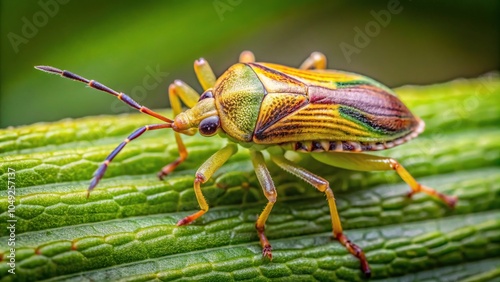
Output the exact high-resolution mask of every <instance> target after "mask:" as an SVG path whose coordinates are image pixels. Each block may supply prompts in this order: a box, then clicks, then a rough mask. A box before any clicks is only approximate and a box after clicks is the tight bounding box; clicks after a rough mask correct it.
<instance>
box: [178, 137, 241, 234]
mask: <svg viewBox="0 0 500 282" xmlns="http://www.w3.org/2000/svg"><path fill="white" fill-rule="evenodd" d="M237 151H238V145H236V144H233V143H230V144H228V145H226V147H224V148H222V149H220V150H219V151H217V152H215V154H213V155H212V156H211V157H210V158H209V159H208V160H206V161H205V162H204V163H203V164H202V165H201V166H200V168H199V169H198V170H197V171H196V175H195V179H194V193H195V195H196V200H198V204H199V205H200V210H199V211H198V212H196V213H194V214H192V215H189V216H186V217H185V218H183V219H181V220H179V222H177V226H181V225H186V224H189V223H191V222H193V221H194V220H196V219H197V218H198V217H200V216H202V215H203V214H205V213H206V212H207V211H208V204H207V201H206V200H205V197H204V196H203V193H202V192H201V186H200V185H201V183H205V182H207V181H208V180H209V179H210V177H212V175H213V174H214V172H215V171H216V170H218V169H219V168H220V167H221V166H222V165H223V164H224V163H225V162H226V161H227V160H228V159H229V158H230V157H231V156H232V155H234V154H235V153H236V152H237Z"/></svg>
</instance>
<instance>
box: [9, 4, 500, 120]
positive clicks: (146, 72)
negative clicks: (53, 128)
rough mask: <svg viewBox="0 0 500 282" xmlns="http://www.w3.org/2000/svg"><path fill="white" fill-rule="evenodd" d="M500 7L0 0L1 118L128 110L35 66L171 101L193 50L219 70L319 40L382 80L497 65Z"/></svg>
mask: <svg viewBox="0 0 500 282" xmlns="http://www.w3.org/2000/svg"><path fill="white" fill-rule="evenodd" d="M499 14H500V12H499V1H496V0H491V1H473V0H470V1H431V0H428V1H411V0H402V1H394V0H391V1H356V2H354V1H319V0H317V1H249V0H209V1H95V0H92V1H72V0H59V1H58V0H29V1H8V0H1V33H2V40H1V44H2V45H1V66H2V68H1V95H0V128H3V127H7V126H12V125H22V124H30V123H34V122H39V121H55V120H58V119H61V118H66V117H81V116H85V115H96V114H114V113H121V112H129V111H131V110H129V109H128V108H127V107H126V106H124V105H123V104H121V103H120V102H119V101H118V100H116V99H115V98H113V97H111V96H110V95H107V94H105V93H100V92H98V91H95V90H89V89H86V87H84V85H83V84H80V83H76V82H71V81H69V80H65V79H62V78H58V77H56V76H51V75H48V74H45V73H42V72H39V71H36V70H35V69H33V66H34V65H51V66H54V67H58V68H61V69H66V70H71V71H73V72H75V73H77V74H80V75H82V76H84V77H87V78H89V79H96V80H98V81H100V82H102V83H104V84H106V85H108V86H110V87H112V88H114V89H116V90H119V91H123V92H125V93H128V94H130V95H131V96H132V97H133V98H135V99H137V101H138V102H140V103H143V104H144V105H147V106H149V107H151V108H159V107H167V106H168V105H169V102H168V95H167V87H168V85H169V83H171V82H172V81H174V80H175V79H182V80H184V81H186V82H188V83H189V84H191V85H192V86H193V87H194V88H195V89H197V90H201V87H200V86H199V84H198V83H197V81H196V77H195V75H194V72H193V70H192V65H193V61H194V60H195V59H197V58H199V57H204V58H206V59H207V60H208V61H209V62H210V63H211V66H212V68H213V69H214V71H215V72H216V74H217V75H220V74H221V73H222V72H223V71H224V70H225V69H226V68H228V67H229V66H230V65H231V64H233V63H235V62H236V60H237V58H238V55H239V53H240V52H241V51H242V50H246V49H248V50H252V51H254V53H255V55H256V57H257V61H267V62H275V63H280V64H286V65H291V66H298V65H299V64H300V63H301V62H302V61H303V60H304V59H305V58H306V57H307V56H308V55H309V54H310V53H311V52H312V51H321V52H323V53H325V54H326V55H327V57H328V59H329V63H328V65H329V68H336V69H343V70H349V71H354V72H359V73H362V74H365V75H368V76H371V77H373V78H375V79H377V80H379V81H381V82H383V83H385V84H387V85H388V86H391V87H395V86H399V85H403V84H429V83H435V82H441V81H446V80H450V79H453V78H458V77H475V76H478V75H481V74H483V73H485V72H488V71H492V70H498V68H499V37H500V36H499V25H498V17H499ZM377 15H378V16H377ZM387 15H390V19H389V18H388V17H387ZM377 17H378V18H379V19H378V20H377ZM360 32H361V33H363V34H364V40H362V39H363V38H362V37H363V35H360ZM349 50H350V51H351V52H352V53H350V54H347V53H346V52H347V51H349Z"/></svg>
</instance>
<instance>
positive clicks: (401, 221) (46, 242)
mask: <svg viewBox="0 0 500 282" xmlns="http://www.w3.org/2000/svg"><path fill="white" fill-rule="evenodd" d="M397 92H398V94H399V95H400V96H401V99H402V100H403V101H404V102H405V103H406V104H407V105H408V106H409V107H410V108H411V109H412V110H413V112H414V113H416V114H417V115H419V116H421V117H422V119H423V120H425V121H426V124H427V129H426V132H425V133H424V134H423V135H422V136H420V137H419V138H417V139H416V140H414V141H411V142H410V143H408V144H404V145H402V146H398V147H396V148H393V149H390V150H387V151H383V152H381V153H380V154H382V155H387V156H392V157H394V158H396V159H398V160H399V161H400V162H401V163H402V164H404V165H405V167H406V168H407V169H408V171H410V172H411V173H412V174H413V175H414V176H416V177H417V179H418V180H419V181H420V182H422V183H424V184H426V185H429V186H432V187H435V188H436V189H437V190H439V191H442V192H445V193H447V194H450V195H457V196H458V197H459V202H458V205H457V207H456V208H455V209H454V210H450V209H448V208H447V207H446V206H444V205H443V204H442V203H440V202H439V201H437V200H435V199H433V198H431V197H428V196H425V195H417V196H415V197H414V198H413V199H408V198H407V197H406V193H407V192H408V187H407V186H406V185H405V184H404V183H402V182H401V180H400V179H399V177H398V176H397V175H396V174H395V173H394V172H369V173H365V172H354V171H347V170H342V169H337V168H332V167H325V166H324V165H321V164H318V163H317V162H315V161H313V160H312V159H311V158H309V156H307V155H298V154H295V155H291V156H290V157H293V158H295V159H296V161H297V162H299V163H300V164H301V165H303V166H307V168H308V169H310V170H311V171H313V172H315V173H317V174H319V175H321V176H324V177H325V178H326V179H328V180H329V181H330V183H331V186H332V187H333V189H334V191H335V194H336V199H337V204H338V206H339V213H340V216H341V218H342V224H343V227H344V228H345V229H346V234H347V235H348V236H349V237H350V239H351V240H352V241H354V242H356V243H357V244H359V245H360V246H361V247H362V248H363V249H364V251H365V253H366V255H367V258H368V261H369V262H370V265H371V267H372V271H373V279H381V278H392V279H399V278H401V279H406V280H424V279H433V280H446V281H449V280H460V279H466V280H467V279H468V281H475V280H484V281H486V280H490V279H493V278H498V277H499V276H500V271H499V268H498V265H499V261H500V256H499V254H500V213H499V210H498V209H499V207H500V185H499V183H500V173H499V165H500V146H498V144H500V130H499V128H498V124H499V123H500V114H499V113H500V79H499V78H498V76H495V75H491V76H485V77H481V78H477V79H470V80H456V81H452V82H448V83H444V84H437V85H431V86H425V87H416V86H407V87H402V88H399V89H398V90H397ZM163 113H164V114H166V115H167V116H171V112H170V111H164V112H163ZM150 123H154V121H153V119H151V118H149V117H147V116H143V115H139V114H130V115H120V116H100V117H87V118H82V119H78V120H63V121H60V122H55V123H38V124H34V125H30V126H23V127H17V128H8V129H3V130H0V176H1V177H0V187H1V188H0V189H1V191H0V222H2V226H3V224H4V223H8V222H7V220H9V219H11V218H10V214H13V215H14V216H15V219H16V220H17V222H15V272H16V274H15V275H11V274H9V273H8V272H7V271H8V270H9V269H10V267H9V265H8V264H7V263H8V262H9V260H10V258H9V256H12V255H11V251H10V249H11V247H12V246H9V245H8V242H9V238H10V237H9V236H12V235H11V231H10V230H9V229H7V228H4V227H2V228H0V236H1V237H0V257H1V258H2V263H1V264H0V277H2V278H1V279H0V281H16V280H17V281H22V280H40V279H49V280H51V281H60V280H78V281H81V280H87V281H90V280H97V281H100V280H120V279H124V280H133V281H145V280H183V281H184V280H215V281H221V280H244V279H253V280H264V279H266V278H277V279H295V280H302V281H309V280H338V279H344V280H354V281H356V280H363V279H364V278H363V276H362V274H361V272H360V270H359V262H358V261H357V259H355V258H354V257H353V256H352V255H350V254H349V253H348V252H347V251H346V250H345V248H344V247H343V246H341V245H340V244H339V243H338V242H337V241H335V240H331V238H330V236H331V225H330V219H329V211H328V207H327V205H326V201H325V200H324V195H322V194H321V193H318V192H317V191H316V190H315V189H313V188H312V187H309V186H308V185H307V184H305V183H303V182H301V181H299V180H297V179H296V178H294V177H293V176H292V175H289V174H286V173H283V172H282V171H280V170H279V169H278V168H277V167H275V166H273V165H272V164H269V168H270V171H271V174H272V175H273V179H274V181H275V183H276V185H277V187H278V195H279V196H278V203H277V204H276V205H275V208H274V209H273V211H272V213H271V216H270V218H269V220H268V224H267V229H266V233H267V235H268V237H269V239H270V241H271V244H272V245H273V249H274V252H273V261H272V262H270V261H268V260H267V259H264V258H262V255H261V248H260V245H259V242H258V237H257V234H256V231H255V228H254V225H255V220H256V217H257V215H258V214H259V213H260V212H261V211H262V208H263V207H264V205H265V202H266V199H265V197H264V196H263V194H262V192H261V188H260V187H259V185H258V182H257V180H256V177H255V175H254V173H253V169H252V165H251V163H250V160H249V155H248V152H247V151H246V150H244V149H240V151H239V152H238V153H237V154H236V155H235V156H234V157H232V158H231V159H230V160H229V162H228V163H227V164H226V165H224V166H223V167H222V168H221V169H220V170H219V171H218V172H217V173H216V174H215V175H214V177H213V178H212V179H211V180H209V181H208V182H207V183H206V184H204V185H203V192H204V194H205V195H206V197H207V200H208V202H209V204H210V207H211V209H210V210H209V212H208V213H207V214H205V215H204V216H203V217H201V218H200V219H198V220H197V221H195V222H194V223H193V224H191V225H190V226H183V227H176V226H175V223H176V222H177V221H178V220H179V219H181V218H183V217H184V216H186V215H188V214H190V213H192V212H193V211H194V210H196V209H198V204H197V202H196V198H195V195H194V192H193V189H192V185H193V175H194V172H195V171H196V169H197V168H198V167H199V166H200V165H201V164H202V163H203V161H204V160H206V159H207V158H208V157H209V156H210V155H211V154H213V153H214V152H215V151H217V150H218V149H219V148H221V147H222V146H223V145H224V144H225V143H226V142H227V141H226V140H224V139H221V138H218V137H213V138H204V137H201V136H199V135H196V136H193V137H184V140H185V142H186V145H187V147H188V151H189V157H188V160H187V161H186V162H185V163H183V164H182V165H181V166H180V167H179V168H178V169H177V170H176V171H175V172H174V173H173V174H171V175H169V176H168V177H167V178H166V179H165V180H164V181H159V180H157V179H156V176H155V173H156V172H157V171H158V170H159V169H160V168H161V167H162V166H163V165H165V164H167V163H169V162H171V161H173V160H175V159H176V158H177V156H178V152H177V146H176V144H175V141H174V138H173V134H172V132H170V131H168V130H165V131H159V132H148V133H146V134H145V135H144V136H142V137H141V138H140V139H138V140H137V141H134V142H131V143H130V144H129V145H127V146H126V148H125V149H124V150H123V151H122V153H120V154H119V155H118V156H117V157H116V158H115V160H114V161H113V162H112V163H111V165H110V166H109V170H108V171H107V173H106V175H105V178H104V179H103V180H102V182H101V183H100V184H99V186H98V187H97V188H96V189H95V190H94V191H93V192H92V194H91V196H90V198H89V199H87V198H86V189H87V187H88V183H89V180H90V178H91V177H92V173H93V172H94V171H95V169H96V168H97V166H98V165H99V164H100V163H101V161H102V160H103V159H104V158H105V157H106V155H107V154H108V153H109V152H110V151H111V150H113V149H114V147H115V146H116V145H117V144H118V143H119V142H121V141H122V140H123V138H125V137H126V136H127V134H129V133H130V132H132V131H133V130H134V129H136V128H138V127H140V126H142V125H144V124H150ZM13 171H15V172H13ZM9 172H10V174H9ZM9 177H10V182H9ZM9 186H15V207H13V206H12V205H11V206H10V207H9V205H10V203H9V198H8V193H9V192H8V190H7V188H8V187H9ZM10 191H12V190H10ZM8 224H10V223H8Z"/></svg>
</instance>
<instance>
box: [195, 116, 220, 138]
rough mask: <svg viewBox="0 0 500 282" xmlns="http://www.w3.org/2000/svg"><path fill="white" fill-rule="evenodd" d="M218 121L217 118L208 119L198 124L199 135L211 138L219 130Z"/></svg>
mask: <svg viewBox="0 0 500 282" xmlns="http://www.w3.org/2000/svg"><path fill="white" fill-rule="evenodd" d="M219 126H220V120H219V117H218V116H211V117H208V118H206V119H204V120H202V121H201V122H200V126H199V127H198V129H199V130H200V134H201V135H203V136H212V135H214V134H215V133H216V132H217V129H219Z"/></svg>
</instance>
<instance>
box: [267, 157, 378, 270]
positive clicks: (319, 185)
mask: <svg viewBox="0 0 500 282" xmlns="http://www.w3.org/2000/svg"><path fill="white" fill-rule="evenodd" d="M271 160H272V161H273V162H274V163H275V164H277V165H278V166H279V167H281V168H282V169H283V170H285V171H287V172H289V173H291V174H293V175H295V176H297V177H299V178H301V179H302V180H304V181H305V182H307V183H309V184H311V185H312V186H313V187H315V188H316V189H318V190H319V191H320V192H323V193H325V195H326V200H327V201H328V206H329V208H330V217H331V220H332V227H333V236H334V237H335V238H336V239H337V240H339V242H340V243H341V244H342V245H344V246H345V247H346V249H347V250H348V251H349V252H350V253H351V254H353V255H354V256H355V257H357V258H358V259H359V261H360V263H361V271H363V273H364V274H365V276H366V277H370V275H371V270H370V266H369V265H368V261H367V260H366V257H365V253H364V252H363V250H362V249H361V248H360V247H358V245H356V244H354V243H353V242H351V241H350V240H349V239H348V238H347V236H346V235H345V234H344V233H343V230H342V225H341V223H340V217H339V213H338V211H337V205H336V203H335V197H334V195H333V191H332V189H331V188H330V184H329V183H328V181H326V180H325V179H324V178H322V177H320V176H318V175H315V174H313V173H311V172H310V171H308V170H306V169H304V168H301V167H299V166H297V165H296V164H294V163H292V162H291V161H289V160H287V159H286V158H285V157H283V156H281V155H271Z"/></svg>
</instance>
